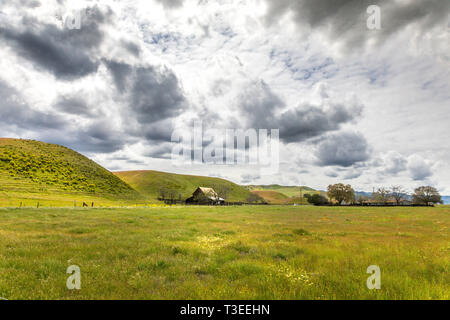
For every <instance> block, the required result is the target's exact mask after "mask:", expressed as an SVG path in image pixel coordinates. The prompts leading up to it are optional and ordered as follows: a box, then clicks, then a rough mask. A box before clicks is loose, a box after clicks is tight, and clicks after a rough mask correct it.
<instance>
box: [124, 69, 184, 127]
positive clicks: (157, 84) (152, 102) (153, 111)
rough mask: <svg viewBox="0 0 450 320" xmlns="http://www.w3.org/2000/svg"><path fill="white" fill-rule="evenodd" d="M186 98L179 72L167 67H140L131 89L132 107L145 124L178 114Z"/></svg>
mask: <svg viewBox="0 0 450 320" xmlns="http://www.w3.org/2000/svg"><path fill="white" fill-rule="evenodd" d="M185 104H186V98H185V96H184V94H183V92H182V90H181V87H180V83H179V81H178V78H177V77H176V75H175V74H174V73H173V72H172V71H170V70H168V69H166V68H164V69H163V70H157V69H156V68H154V67H146V68H144V67H142V68H137V69H136V71H135V79H134V83H133V86H132V88H131V101H130V109H131V111H132V112H133V113H134V114H135V116H136V120H137V121H138V122H139V123H140V124H142V125H149V124H151V123H154V122H157V121H161V120H164V119H168V118H173V117H176V116H178V115H179V114H180V113H181V111H182V110H183V109H184V108H185Z"/></svg>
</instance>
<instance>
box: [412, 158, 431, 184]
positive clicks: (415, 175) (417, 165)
mask: <svg viewBox="0 0 450 320" xmlns="http://www.w3.org/2000/svg"><path fill="white" fill-rule="evenodd" d="M431 169H432V168H431V164H430V163H428V162H427V161H425V160H424V159H423V158H422V157H420V156H417V155H413V156H411V157H410V158H409V159H408V171H409V174H410V176H411V178H412V179H413V180H415V181H423V180H425V179H427V178H429V177H431V176H432V175H433V172H432V170H431Z"/></svg>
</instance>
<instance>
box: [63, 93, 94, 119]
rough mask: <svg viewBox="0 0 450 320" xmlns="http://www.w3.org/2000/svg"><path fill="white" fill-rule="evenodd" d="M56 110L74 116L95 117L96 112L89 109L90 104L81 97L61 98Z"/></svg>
mask: <svg viewBox="0 0 450 320" xmlns="http://www.w3.org/2000/svg"><path fill="white" fill-rule="evenodd" d="M55 108H56V109H57V110H59V111H61V112H64V113H68V114H73V115H80V116H93V115H95V112H94V111H93V110H92V109H91V107H89V105H88V103H87V102H86V101H85V100H84V99H82V98H81V97H79V96H73V97H72V96H69V97H67V96H64V97H59V98H58V100H57V101H56V103H55Z"/></svg>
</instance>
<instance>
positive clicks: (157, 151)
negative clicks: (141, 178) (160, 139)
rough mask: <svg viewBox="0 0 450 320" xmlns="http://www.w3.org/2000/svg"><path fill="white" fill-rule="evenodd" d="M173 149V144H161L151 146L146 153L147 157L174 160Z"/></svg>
mask: <svg viewBox="0 0 450 320" xmlns="http://www.w3.org/2000/svg"><path fill="white" fill-rule="evenodd" d="M172 148H173V145H172V144H171V143H160V144H158V145H154V146H150V147H149V148H147V150H146V151H145V152H144V154H143V155H144V156H145V157H150V158H156V159H171V158H172Z"/></svg>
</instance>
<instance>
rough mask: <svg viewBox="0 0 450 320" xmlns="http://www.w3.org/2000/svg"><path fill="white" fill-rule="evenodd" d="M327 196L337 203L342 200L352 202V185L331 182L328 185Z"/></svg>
mask: <svg viewBox="0 0 450 320" xmlns="http://www.w3.org/2000/svg"><path fill="white" fill-rule="evenodd" d="M328 197H329V198H330V199H334V200H335V201H336V202H337V203H338V204H339V205H341V204H342V203H343V202H344V201H346V202H353V201H354V200H355V190H353V188H352V186H351V185H349V184H347V185H344V184H342V183H338V184H333V185H329V186H328Z"/></svg>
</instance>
